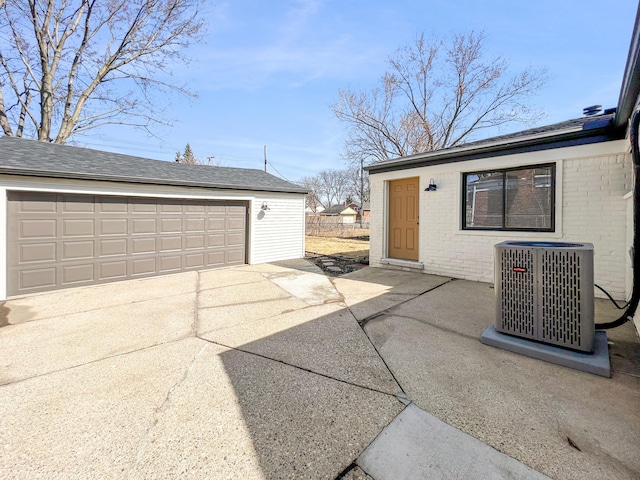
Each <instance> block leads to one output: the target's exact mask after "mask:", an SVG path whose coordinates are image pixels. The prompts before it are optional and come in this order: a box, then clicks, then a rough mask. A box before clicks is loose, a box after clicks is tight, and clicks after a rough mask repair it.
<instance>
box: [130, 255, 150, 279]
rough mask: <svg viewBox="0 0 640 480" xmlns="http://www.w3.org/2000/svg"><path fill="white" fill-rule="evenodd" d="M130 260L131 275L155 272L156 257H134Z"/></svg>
mask: <svg viewBox="0 0 640 480" xmlns="http://www.w3.org/2000/svg"><path fill="white" fill-rule="evenodd" d="M130 262H131V275H132V276H141V275H145V276H146V275H152V274H154V273H156V259H155V258H134V259H132V260H130Z"/></svg>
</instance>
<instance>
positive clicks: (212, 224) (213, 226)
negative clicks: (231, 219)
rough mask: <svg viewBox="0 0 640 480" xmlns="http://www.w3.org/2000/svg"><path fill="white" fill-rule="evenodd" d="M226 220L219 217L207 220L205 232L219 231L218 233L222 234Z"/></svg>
mask: <svg viewBox="0 0 640 480" xmlns="http://www.w3.org/2000/svg"><path fill="white" fill-rule="evenodd" d="M226 223H227V222H226V219H225V217H219V218H215V217H209V218H208V219H207V230H208V231H209V232H211V231H220V232H224V230H225V228H226Z"/></svg>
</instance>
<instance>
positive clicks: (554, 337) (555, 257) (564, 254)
mask: <svg viewBox="0 0 640 480" xmlns="http://www.w3.org/2000/svg"><path fill="white" fill-rule="evenodd" d="M495 295H496V322H495V328H496V330H497V331H499V332H502V333H506V334H510V335H514V336H518V337H523V338H527V339H531V340H535V341H538V342H543V343H547V344H551V345H557V346H560V347H564V348H569V349H572V350H578V351H581V352H593V350H594V335H595V321H594V300H593V245H592V244H591V243H565V242H535V241H521V242H519V241H508V242H502V243H499V244H497V245H496V246H495Z"/></svg>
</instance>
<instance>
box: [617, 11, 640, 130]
mask: <svg viewBox="0 0 640 480" xmlns="http://www.w3.org/2000/svg"><path fill="white" fill-rule="evenodd" d="M638 94H640V3H639V4H638V10H637V12H636V22H635V24H634V26H633V33H632V34H631V44H630V45H629V54H628V56H627V64H626V66H625V69H624V76H623V77H622V86H621V87H620V97H619V98H618V108H617V110H616V115H615V118H614V123H615V126H616V127H625V128H626V126H627V122H628V121H629V118H631V115H632V113H633V110H634V108H635V107H636V104H637V102H638Z"/></svg>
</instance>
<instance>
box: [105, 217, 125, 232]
mask: <svg viewBox="0 0 640 480" xmlns="http://www.w3.org/2000/svg"><path fill="white" fill-rule="evenodd" d="M98 224H99V225H100V228H99V230H98V235H99V236H104V235H126V234H127V219H126V218H101V219H99V221H98Z"/></svg>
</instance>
